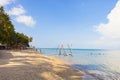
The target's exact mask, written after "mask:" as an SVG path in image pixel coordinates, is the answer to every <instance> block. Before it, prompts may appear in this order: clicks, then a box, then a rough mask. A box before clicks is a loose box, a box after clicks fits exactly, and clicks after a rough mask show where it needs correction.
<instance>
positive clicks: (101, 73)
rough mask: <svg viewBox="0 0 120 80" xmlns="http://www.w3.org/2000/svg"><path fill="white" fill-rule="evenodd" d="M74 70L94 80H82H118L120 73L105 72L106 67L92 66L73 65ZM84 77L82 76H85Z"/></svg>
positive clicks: (119, 79)
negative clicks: (82, 72) (80, 71)
mask: <svg viewBox="0 0 120 80" xmlns="http://www.w3.org/2000/svg"><path fill="white" fill-rule="evenodd" d="M72 66H73V67H75V68H76V69H79V70H82V71H84V73H85V75H86V74H87V75H90V76H91V77H93V78H94V79H89V77H88V78H87V79H83V80H120V73H117V72H112V71H108V70H105V69H106V67H105V66H103V65H94V64H87V65H81V64H73V65H72ZM85 75H84V76H85Z"/></svg>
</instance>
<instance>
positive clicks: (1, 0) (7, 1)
mask: <svg viewBox="0 0 120 80" xmlns="http://www.w3.org/2000/svg"><path fill="white" fill-rule="evenodd" d="M14 1H15V0H0V6H5V5H8V4H10V3H13V2H14Z"/></svg>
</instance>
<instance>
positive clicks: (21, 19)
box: [8, 5, 36, 27]
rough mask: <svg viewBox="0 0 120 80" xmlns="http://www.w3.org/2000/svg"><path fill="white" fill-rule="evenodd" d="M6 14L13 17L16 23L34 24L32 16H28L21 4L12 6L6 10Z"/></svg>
mask: <svg viewBox="0 0 120 80" xmlns="http://www.w3.org/2000/svg"><path fill="white" fill-rule="evenodd" d="M8 14H10V15H12V16H14V17H15V21H16V22H18V23H23V24H25V25H26V26H30V27H31V26H34V25H35V24H36V22H35V20H34V19H33V18H32V16H28V15H27V14H26V10H25V9H24V7H23V6H22V5H18V6H17V7H13V8H12V9H11V10H9V11H8Z"/></svg>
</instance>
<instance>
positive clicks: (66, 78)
mask: <svg viewBox="0 0 120 80" xmlns="http://www.w3.org/2000/svg"><path fill="white" fill-rule="evenodd" d="M8 54H9V57H6V58H5V55H4V58H1V60H5V59H6V60H5V62H3V63H2V64H0V80H81V78H82V73H81V72H80V71H78V70H75V69H74V68H71V67H70V66H68V65H65V64H53V63H54V62H53V61H52V60H51V58H50V59H49V58H48V57H44V56H27V55H26V56H13V55H12V54H10V53H6V55H8Z"/></svg>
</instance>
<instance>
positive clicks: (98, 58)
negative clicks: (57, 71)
mask: <svg viewBox="0 0 120 80" xmlns="http://www.w3.org/2000/svg"><path fill="white" fill-rule="evenodd" d="M38 50H41V52H42V53H43V54H45V55H49V56H55V57H58V58H60V59H63V60H65V61H67V62H68V63H69V64H70V65H71V66H73V67H75V68H76V69H79V70H83V71H84V72H85V76H86V75H89V76H91V77H92V78H89V77H88V78H84V79H83V80H120V50H100V49H72V55H73V56H70V55H69V54H70V50H69V49H65V50H63V51H62V54H63V53H64V52H66V54H67V56H64V55H59V51H58V49H56V48H38Z"/></svg>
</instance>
